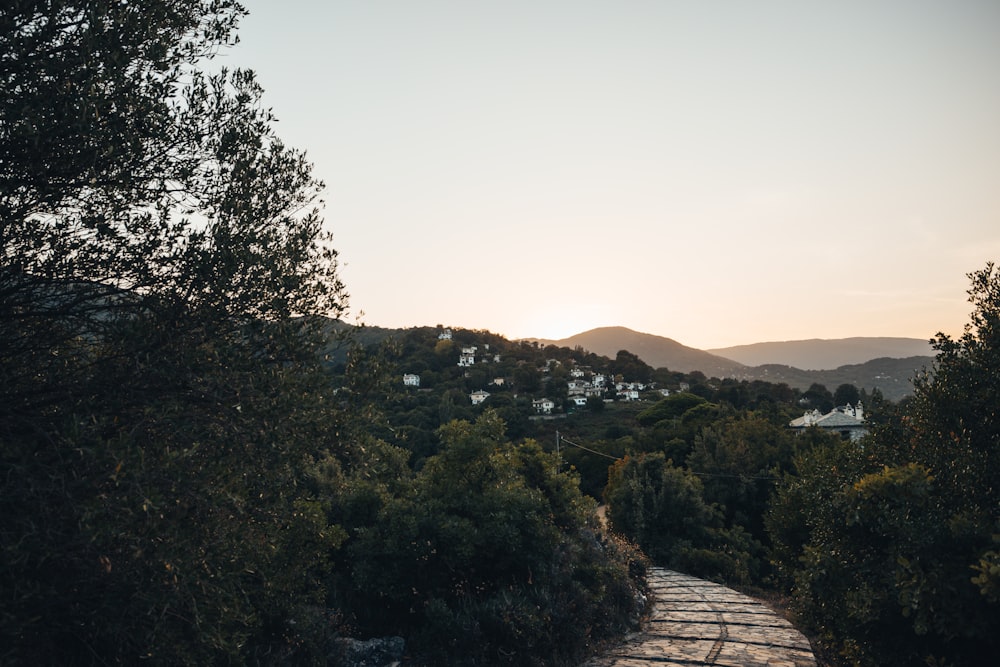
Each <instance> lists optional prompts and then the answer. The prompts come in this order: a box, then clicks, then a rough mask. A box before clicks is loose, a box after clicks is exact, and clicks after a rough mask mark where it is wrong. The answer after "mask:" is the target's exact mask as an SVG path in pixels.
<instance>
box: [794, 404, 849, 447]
mask: <svg viewBox="0 0 1000 667" xmlns="http://www.w3.org/2000/svg"><path fill="white" fill-rule="evenodd" d="M811 426H815V427H817V428H821V429H823V430H825V431H833V432H836V433H839V434H840V437H842V438H843V439H845V440H860V439H861V438H863V437H864V436H865V435H866V434H867V433H868V427H867V426H865V412H864V406H862V405H861V404H860V403H858V405H856V406H851V405H845V406H842V407H839V408H834V409H833V410H832V411H831V412H828V413H826V414H825V415H824V414H820V411H819V410H811V411H809V412H807V413H805V414H804V415H802V416H801V417H799V418H798V419H793V420H792V421H790V422H788V427H789V428H791V429H793V430H794V431H797V432H799V433H801V432H803V431H804V430H805V429H807V428H809V427H811Z"/></svg>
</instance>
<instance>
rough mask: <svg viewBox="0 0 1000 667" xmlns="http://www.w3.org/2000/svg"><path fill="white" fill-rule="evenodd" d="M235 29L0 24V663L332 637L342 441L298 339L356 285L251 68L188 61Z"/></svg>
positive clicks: (15, 18)
mask: <svg viewBox="0 0 1000 667" xmlns="http://www.w3.org/2000/svg"><path fill="white" fill-rule="evenodd" d="M242 13H243V9H242V8H241V7H240V6H239V5H238V4H237V3H235V2H232V1H230V0H149V1H148V2H121V1H118V0H68V1H62V0H51V1H46V2H42V1H39V0H34V1H32V0H12V1H11V2H7V3H4V7H3V9H0V466H2V468H0V537H2V540H0V543H2V545H3V547H2V551H0V589H2V590H3V591H4V595H5V603H4V605H3V608H2V611H0V628H2V629H0V647H2V648H0V662H5V663H6V662H11V663H18V662H23V663H31V664H39V663H48V664H68V663H89V662H95V663H101V664H105V663H109V662H125V663H133V662H137V661H140V660H145V661H148V662H151V663H161V664H176V663H192V662H193V663H207V662H213V661H235V662H255V661H261V660H263V657H262V656H271V659H275V660H277V659H279V658H280V657H281V656H284V657H285V658H289V656H290V655H291V654H293V653H295V652H296V651H300V652H301V651H304V650H305V643H307V642H306V640H305V639H304V638H303V637H304V635H303V633H302V632H300V630H301V629H302V628H306V627H308V626H312V627H317V628H318V627H322V626H323V624H324V621H323V619H321V618H316V617H315V614H314V613H313V612H311V611H310V609H313V610H314V609H315V608H316V607H310V605H312V604H313V603H318V602H319V601H321V600H322V598H323V589H322V586H321V585H320V582H321V579H322V569H323V559H324V558H325V554H327V553H328V552H329V551H330V550H331V549H335V548H336V547H337V545H338V544H339V542H340V541H341V539H342V535H341V534H340V533H339V532H338V530H337V529H336V527H330V526H327V525H326V521H325V518H324V517H325V512H324V508H323V506H322V505H323V502H325V501H324V500H323V498H321V497H319V496H315V495H312V494H310V493H309V492H308V491H307V489H308V488H309V486H308V484H306V482H307V481H308V476H309V469H310V465H311V462H312V459H313V456H314V454H315V453H316V452H317V451H321V450H324V449H327V450H330V449H332V450H337V449H338V448H340V447H343V439H344V436H343V434H344V433H345V432H346V427H345V426H344V421H343V414H342V412H341V411H338V410H337V409H336V407H335V403H334V402H333V400H332V397H331V396H330V393H329V387H328V382H326V381H325V379H324V378H323V376H322V375H320V374H319V370H318V369H319V366H318V363H317V358H316V357H315V355H314V348H313V345H312V343H313V342H314V341H315V340H316V337H315V336H314V334H317V333H319V327H318V326H317V325H319V324H321V323H322V322H323V319H322V318H321V317H318V316H333V317H336V316H340V315H342V314H343V313H344V311H345V308H346V305H347V301H346V293H345V291H344V287H343V285H342V284H341V282H340V280H339V278H338V271H337V256H336V251H335V250H334V248H333V247H332V245H331V238H330V236H329V234H328V232H326V231H325V230H324V227H323V220H322V217H321V215H320V210H319V207H320V204H321V202H320V201H319V198H318V197H319V194H320V192H321V189H322V184H321V183H320V182H319V181H317V180H316V178H315V177H314V176H313V174H312V169H311V166H310V164H309V163H308V161H307V160H306V158H305V155H304V154H303V153H301V152H299V151H296V150H293V149H290V148H288V147H286V146H285V145H284V144H283V143H282V142H281V141H280V139H279V138H278V137H277V136H276V134H275V133H274V131H273V124H272V121H273V118H272V117H271V114H270V112H269V111H268V110H267V109H265V108H263V106H262V105H261V88H260V86H259V85H258V84H257V82H256V80H255V78H254V75H253V74H252V73H251V72H247V71H232V72H230V71H225V70H222V71H218V72H216V73H214V74H208V73H206V72H205V71H204V63H205V60H206V59H208V58H211V57H212V56H213V55H214V54H215V53H216V52H217V51H219V50H220V49H223V48H225V47H226V46H228V45H230V44H232V43H233V41H234V40H235V30H236V27H237V21H238V19H239V17H240V16H241V14H242ZM336 433H340V435H339V436H336V435H332V434H336ZM335 438H336V439H337V440H334V439H335ZM310 614H312V616H311V617H310V616H309V615H310ZM307 617H309V618H307ZM293 621H294V624H292V623H293ZM294 628H298V629H299V630H293V629H294Z"/></svg>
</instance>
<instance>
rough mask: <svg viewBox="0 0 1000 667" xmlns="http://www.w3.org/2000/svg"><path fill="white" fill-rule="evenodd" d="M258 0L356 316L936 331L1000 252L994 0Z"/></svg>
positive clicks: (732, 337)
mask: <svg viewBox="0 0 1000 667" xmlns="http://www.w3.org/2000/svg"><path fill="white" fill-rule="evenodd" d="M245 4H246V6H247V8H248V9H249V10H250V12H251V14H250V16H248V17H247V18H246V19H244V21H243V24H242V28H241V30H240V39H241V44H240V45H239V46H238V47H236V48H234V49H232V50H230V51H227V52H226V53H224V54H223V55H222V56H221V57H220V58H219V60H218V62H220V63H221V64H223V65H225V66H228V67H250V68H252V69H254V70H256V71H257V73H258V76H259V80H260V82H261V84H262V85H263V86H264V88H265V89H266V90H267V93H266V95H265V103H266V104H267V105H268V106H270V107H271V108H272V109H273V110H274V112H275V114H276V115H277V117H278V119H279V121H280V122H279V124H278V132H279V134H280V136H281V137H282V138H283V139H284V140H285V141H286V142H287V143H289V144H290V145H293V146H296V147H298V148H302V149H305V150H306V151H307V153H308V155H309V157H310V158H311V160H312V161H313V162H314V163H315V169H316V173H317V175H318V176H319V178H321V179H322V180H323V181H325V183H326V186H327V189H326V193H325V201H326V208H325V217H326V220H327V224H328V225H329V227H330V229H331V230H332V231H333V232H334V234H335V238H336V246H337V248H338V249H339V251H340V253H341V260H342V262H343V272H342V274H343V279H344V281H345V282H346V283H347V286H348V290H349V292H350V293H351V308H352V311H353V312H354V313H355V314H357V313H360V312H363V313H364V315H363V317H362V320H363V321H364V322H365V323H367V324H371V325H378V326H388V327H409V326H423V325H431V326H433V325H435V324H444V325H447V326H457V327H467V328H477V329H489V330H491V331H494V332H497V333H501V334H504V335H506V336H508V337H510V338H519V337H542V338H561V337H565V336H569V335H572V334H574V333H579V332H581V331H584V330H587V329H591V328H594V327H597V326H608V325H622V326H626V327H629V328H632V329H635V330H638V331H643V332H648V333H653V334H657V335H661V336H667V337H670V338H674V339H675V340H678V341H680V342H681V343H684V344H686V345H690V346H693V347H699V348H712V347H721V346H727V345H736V344H743V343H754V342H761V341H773V340H795V339H804V338H841V337H848V336H908V337H916V338H929V337H930V336H932V335H933V334H935V333H936V332H937V331H942V330H943V331H945V332H947V333H951V334H957V333H960V332H961V330H962V327H963V325H964V324H965V322H966V321H967V319H968V313H969V311H970V305H969V304H968V303H967V301H966V289H967V288H968V279H967V278H966V274H967V273H969V272H970V271H975V270H977V269H980V268H983V267H984V266H985V264H986V262H987V261H988V260H991V259H993V260H997V259H1000V2H997V1H996V0H982V1H965V0H954V1H949V2H941V1H939V0H934V1H926V0H899V1H892V2H888V1H878V0H869V1H853V0H849V1H841V2H823V3H819V2H802V1H799V0H759V1H757V2H711V1H698V2H695V1H693V0H692V1H688V2H680V1H670V0H659V1H654V0H647V1H643V2H640V1H628V0H622V1H616V2H612V1H610V0H609V1H605V2H596V1H587V0H575V1H565V2H563V1H549V2H546V1H544V0H534V1H530V2H529V1H521V0H505V1H503V2H500V1H495V2H477V1H475V0H453V1H449V2H445V1H435V0H421V1H416V2H415V1H413V0H408V1H379V0H364V1H363V0H354V1H348V0H339V1H337V2H326V1H319V0H316V1H307V0H285V1H284V2H274V0H266V1H265V0H249V1H247V2H245Z"/></svg>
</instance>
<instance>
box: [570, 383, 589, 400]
mask: <svg viewBox="0 0 1000 667" xmlns="http://www.w3.org/2000/svg"><path fill="white" fill-rule="evenodd" d="M589 386H590V383H589V382H585V381H583V380H570V381H569V382H567V383H566V392H567V393H568V394H569V395H570V396H575V395H576V394H586V393H587V387H589Z"/></svg>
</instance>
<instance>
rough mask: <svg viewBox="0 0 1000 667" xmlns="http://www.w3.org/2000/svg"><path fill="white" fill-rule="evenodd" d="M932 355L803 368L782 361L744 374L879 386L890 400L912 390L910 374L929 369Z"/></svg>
mask: <svg viewBox="0 0 1000 667" xmlns="http://www.w3.org/2000/svg"><path fill="white" fill-rule="evenodd" d="M933 361H934V358H933V357H924V356H916V357H906V358H903V359H893V358H889V357H882V358H879V359H871V360H869V361H866V362H865V363H863V364H846V365H844V366H840V367H838V368H834V369H829V370H820V371H804V370H801V369H799V368H794V367H792V366H786V365H783V364H764V365H762V366H754V367H752V368H750V369H749V371H748V372H747V373H746V375H745V376H744V377H745V378H746V379H748V380H763V381H765V382H776V383H782V382H783V383H785V384H787V385H788V386H789V387H793V388H795V389H800V390H806V389H808V388H809V387H810V386H811V385H812V384H813V383H818V384H821V385H823V386H825V387H826V388H827V389H829V390H831V391H832V390H833V389H835V388H836V387H839V386H840V385H842V384H853V385H854V386H855V387H858V388H859V389H865V390H867V391H871V390H872V389H878V390H879V391H880V392H882V395H883V396H884V397H885V398H887V399H889V400H890V401H898V400H899V399H901V398H903V397H904V396H908V395H910V394H912V393H913V384H912V380H913V377H914V376H915V375H916V374H917V373H919V372H920V371H922V370H924V369H930V368H931V364H932V362H933Z"/></svg>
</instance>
